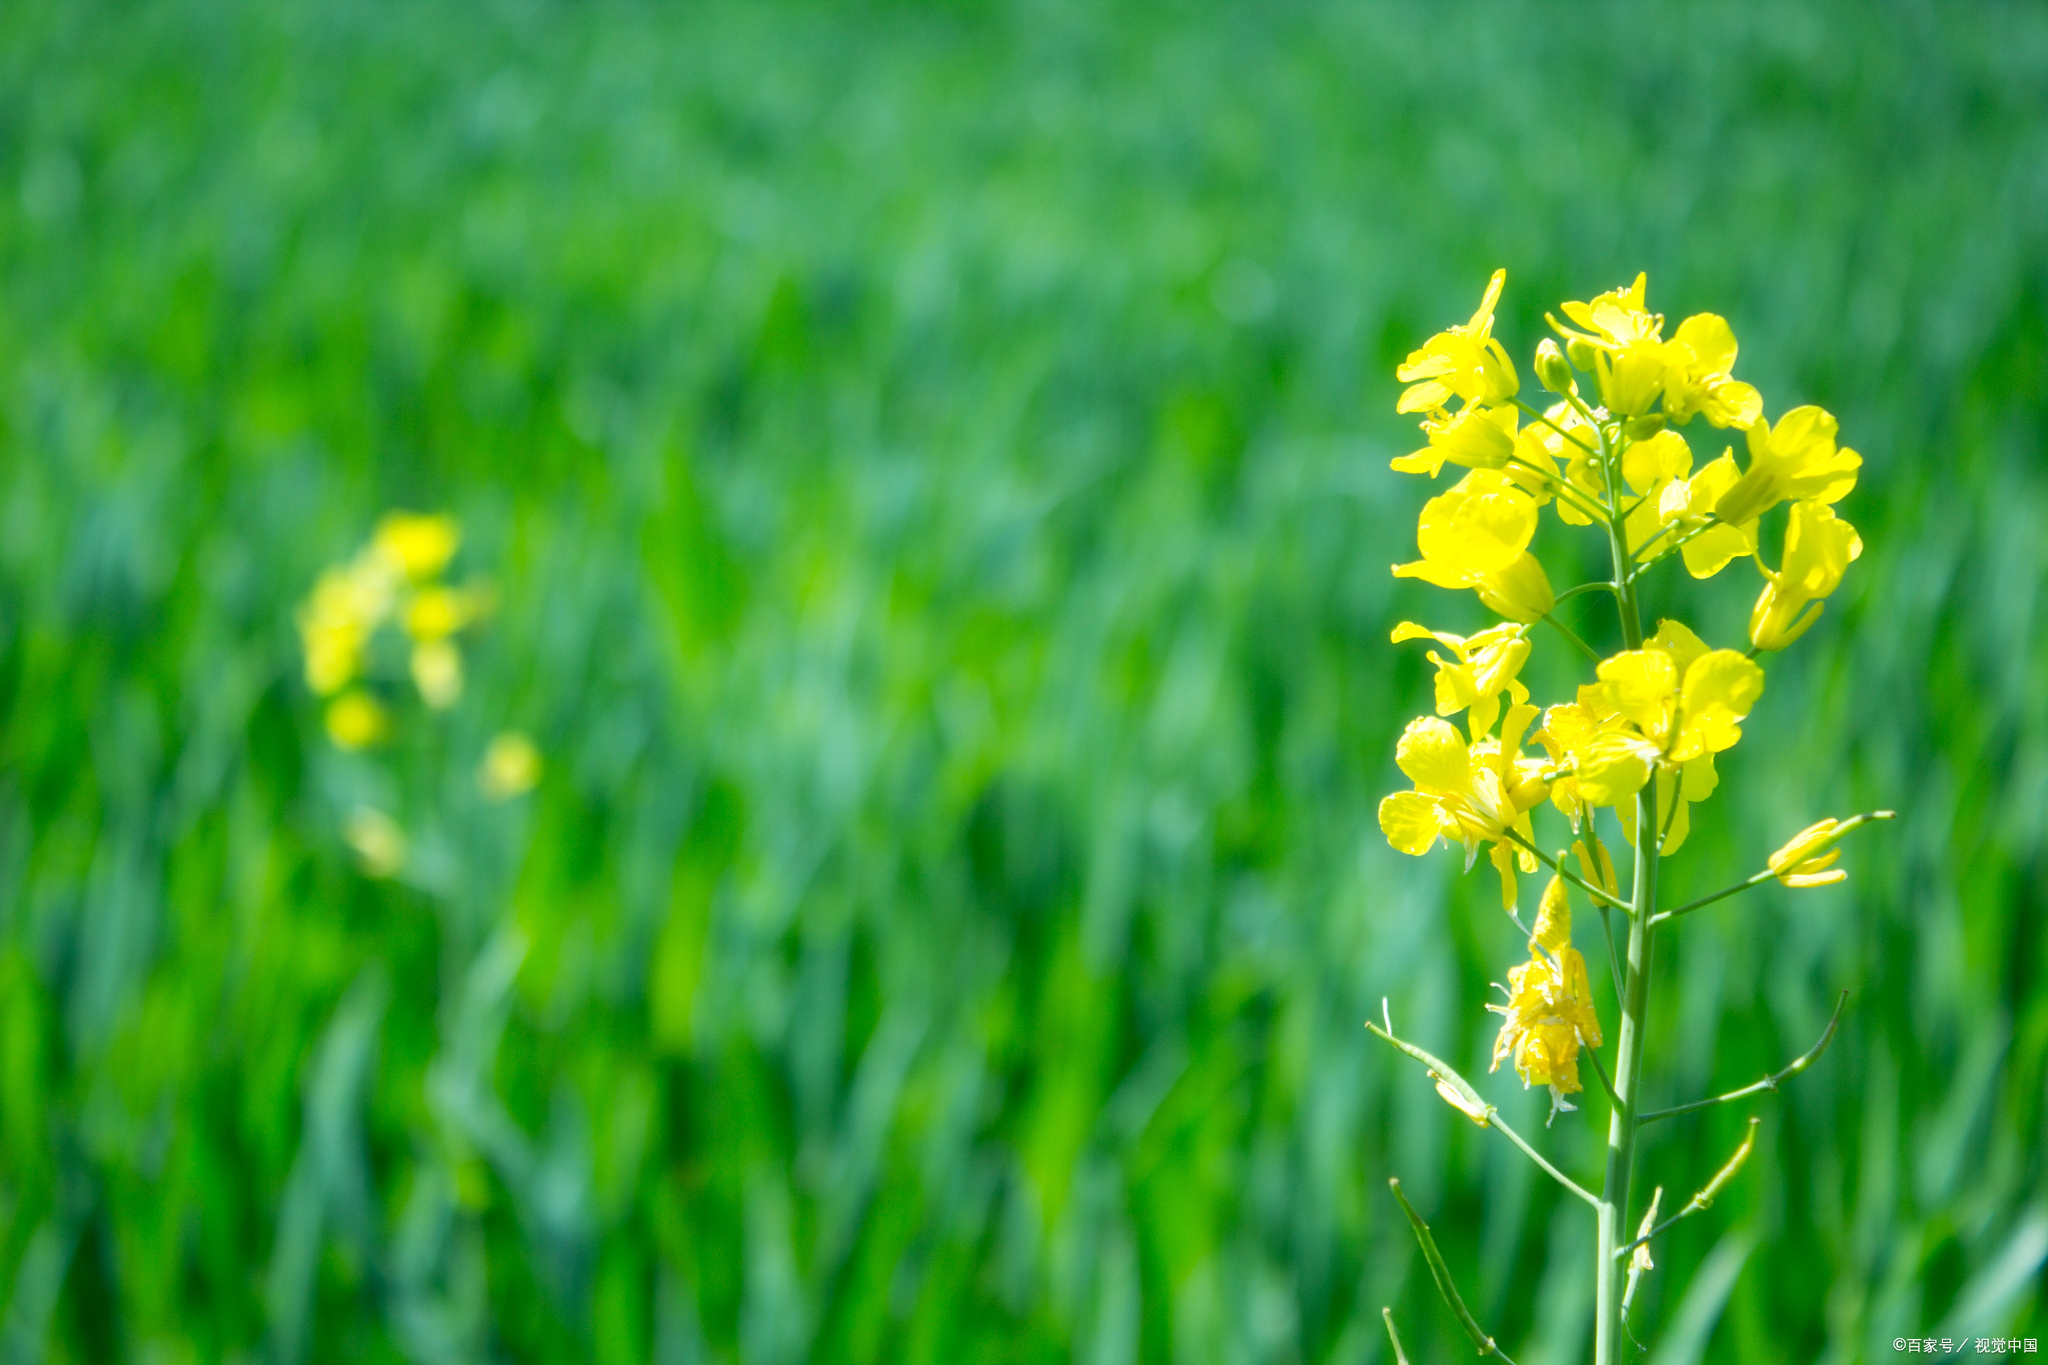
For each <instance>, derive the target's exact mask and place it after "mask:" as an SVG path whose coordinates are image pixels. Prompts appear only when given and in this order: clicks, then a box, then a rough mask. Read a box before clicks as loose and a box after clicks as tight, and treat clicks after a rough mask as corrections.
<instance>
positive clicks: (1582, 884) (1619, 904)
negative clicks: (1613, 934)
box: [1501, 828, 1635, 915]
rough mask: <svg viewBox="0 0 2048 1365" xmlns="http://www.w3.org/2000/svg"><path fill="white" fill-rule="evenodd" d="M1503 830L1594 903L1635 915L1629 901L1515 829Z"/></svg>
mask: <svg viewBox="0 0 2048 1365" xmlns="http://www.w3.org/2000/svg"><path fill="white" fill-rule="evenodd" d="M1501 832H1502V833H1503V834H1505V835H1507V837H1508V838H1510V839H1512V840H1514V841H1515V843H1516V844H1517V845H1519V846H1520V847H1522V848H1526V849H1528V850H1529V852H1531V853H1533V854H1534V855H1536V860H1537V861H1538V862H1540V863H1542V864H1543V865H1544V866H1545V867H1548V868H1549V869H1550V870H1551V871H1552V872H1555V873H1556V874H1557V875H1558V876H1560V877H1562V878H1564V879H1565V880H1566V881H1568V882H1570V883H1571V884H1572V885H1573V886H1576V887H1577V888H1579V890H1581V891H1583V892H1585V893H1586V894H1587V895H1588V896H1591V897H1592V898H1593V903H1594V904H1595V905H1611V906H1613V907H1614V908H1615V909H1617V910H1619V911H1621V912H1622V913H1623V914H1625V915H1633V914H1634V913H1635V911H1634V910H1632V909H1630V908H1629V904H1628V902H1627V901H1622V900H1616V899H1615V898H1614V897H1612V896H1610V895H1608V894H1607V893H1606V892H1605V891H1602V890H1601V889H1600V888H1599V887H1597V886H1595V885H1593V884H1592V883H1591V882H1589V881H1587V880H1586V879H1585V878H1584V877H1581V876H1580V875H1579V874H1578V873H1576V872H1574V871H1572V870H1571V869H1570V868H1568V867H1566V866H1565V865H1564V864H1563V863H1562V862H1560V861H1559V860H1557V859H1556V858H1553V857H1551V856H1550V855H1549V854H1548V853H1545V852H1544V851H1543V850H1542V849H1540V848H1538V847H1536V845H1534V844H1532V843H1530V842H1529V841H1528V840H1527V839H1524V838H1523V837H1522V836H1521V835H1519V834H1517V833H1515V832H1514V830H1512V829H1506V828H1504V829H1503V830H1502V831H1501Z"/></svg>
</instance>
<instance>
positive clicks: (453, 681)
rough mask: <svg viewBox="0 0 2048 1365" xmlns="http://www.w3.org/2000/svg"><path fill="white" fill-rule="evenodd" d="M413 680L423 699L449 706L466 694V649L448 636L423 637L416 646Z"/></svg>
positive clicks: (439, 708)
mask: <svg viewBox="0 0 2048 1365" xmlns="http://www.w3.org/2000/svg"><path fill="white" fill-rule="evenodd" d="M412 680H413V685H414V686H416V687H418V688H419V690H420V700H422V701H424V702H425V703H426V704H427V705H429V706H431V707H433V708H434V709H435V710H436V711H445V710H447V709H448V708H449V707H451V706H453V705H455V702H456V699H457V698H459V697H460V696H461V695H462V652H461V651H460V650H458V649H456V648H455V646H454V645H453V644H452V643H450V642H449V641H447V640H422V641H421V642H420V643H418V644H416V645H414V646H413V647H412Z"/></svg>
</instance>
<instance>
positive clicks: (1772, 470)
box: [1714, 407, 1863, 526]
mask: <svg viewBox="0 0 2048 1365" xmlns="http://www.w3.org/2000/svg"><path fill="white" fill-rule="evenodd" d="M1835 431H1836V427H1835V419H1834V418H1833V417H1831V416H1829V415H1828V414H1827V413H1826V412H1824V411H1822V410H1821V409H1819V408H1815V407H1804V408H1794V409H1792V411H1790V412H1788V413H1786V414H1785V415H1784V416H1783V417H1780V418H1779V419H1778V424H1777V425H1776V426H1775V427H1774V426H1771V425H1770V424H1769V423H1767V422H1764V421H1762V420H1761V419H1759V420H1758V421H1756V422H1754V423H1752V424H1751V425H1750V427H1749V429H1748V435H1749V468H1748V469H1746V470H1744V471H1743V474H1742V477H1741V478H1740V479H1738V480H1736V482H1735V484H1734V486H1733V487H1731V488H1730V489H1729V490H1728V491H1727V492H1726V493H1723V494H1722V495H1721V498H1720V500H1719V501H1718V502H1716V503H1715V504H1714V515H1715V516H1717V517H1719V518H1720V519H1721V520H1722V521H1724V522H1727V523H1728V524H1729V525H1731V526H1740V525H1742V524H1743V523H1744V522H1749V521H1754V520H1756V518H1758V517H1760V516H1762V515H1763V514H1764V513H1765V512H1768V511H1770V510H1771V509H1772V508H1773V507H1776V506H1777V505H1778V504H1779V503H1781V502H1787V501H1792V500H1799V501H1803V502H1829V503H1832V502H1840V501H1841V500H1842V497H1843V496H1844V495H1845V494H1847V493H1848V491H1849V490H1850V489H1852V488H1854V487H1855V486H1856V471H1857V470H1859V469H1861V468H1862V467H1863V457H1862V456H1861V455H1858V454H1857V453H1856V452H1855V451H1853V450H1849V449H1846V448H1843V449H1838V448H1837V447H1836V445H1835Z"/></svg>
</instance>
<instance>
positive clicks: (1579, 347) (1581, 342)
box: [1564, 337, 1599, 374]
mask: <svg viewBox="0 0 2048 1365" xmlns="http://www.w3.org/2000/svg"><path fill="white" fill-rule="evenodd" d="M1564 353H1565V357H1566V358H1567V359H1569V360H1570V361H1571V362H1572V367H1573V368H1574V369H1577V370H1580V371H1582V372H1584V373H1586V374H1591V373H1592V372H1593V357H1594V356H1595V355H1597V354H1599V349H1598V348H1597V347H1595V346H1594V345H1593V343H1592V342H1590V341H1588V340H1586V339H1585V338H1584V337H1572V338H1571V339H1570V340H1568V341H1566V342H1565V344H1564Z"/></svg>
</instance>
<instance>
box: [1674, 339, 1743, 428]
mask: <svg viewBox="0 0 2048 1365" xmlns="http://www.w3.org/2000/svg"><path fill="white" fill-rule="evenodd" d="M1735 351H1736V345H1735V332H1734V330H1733V329H1732V328H1730V327H1729V326H1728V321H1727V319H1725V318H1722V317H1719V316H1717V315H1715V314H1713V313H1695V314H1694V315H1693V316H1691V317H1689V318H1687V319H1686V320H1685V321H1684V322H1681V323H1679V324H1678V332H1677V334H1676V335H1674V336H1673V337H1672V338H1671V345H1670V347H1669V349H1668V351H1667V356H1668V358H1669V361H1670V365H1669V367H1668V368H1667V369H1666V370H1665V372H1664V415H1665V416H1666V417H1668V418H1670V419H1671V420H1672V421H1673V422H1676V423H1678V424H1679V425H1680V426H1683V425H1685V424H1686V423H1687V422H1690V421H1691V420H1692V419H1693V417H1694V415H1695V414H1697V415H1699V416H1701V417H1704V418H1706V419H1707V420H1708V421H1709V422H1711V423H1713V424H1714V425H1715V426H1717V427H1747V426H1748V425H1749V424H1750V423H1752V422H1754V421H1756V419H1757V418H1759V417H1761V416H1762V415H1763V410H1764V399H1763V395H1762V394H1760V393H1758V392H1757V391H1756V389H1755V388H1754V387H1753V386H1751V385H1749V384H1745V383H1742V382H1741V381H1740V380H1738V379H1735V378H1734V377H1733V376H1732V375H1731V374H1730V371H1732V370H1733V369H1734V368H1735Z"/></svg>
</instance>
